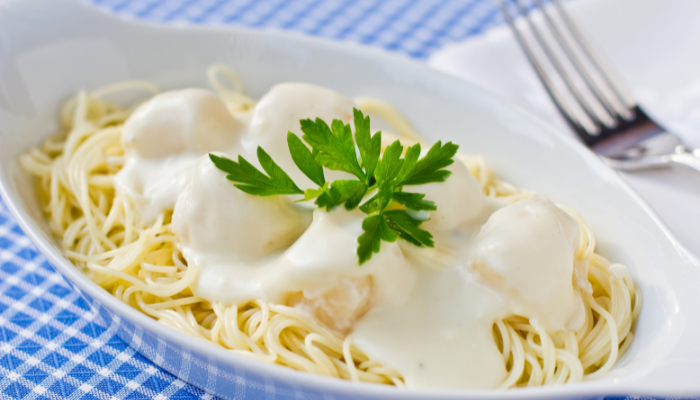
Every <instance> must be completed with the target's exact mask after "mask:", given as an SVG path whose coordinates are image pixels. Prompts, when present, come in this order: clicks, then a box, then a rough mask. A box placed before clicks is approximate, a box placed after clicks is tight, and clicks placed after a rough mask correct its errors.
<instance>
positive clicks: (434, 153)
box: [400, 142, 459, 185]
mask: <svg viewBox="0 0 700 400" xmlns="http://www.w3.org/2000/svg"><path fill="white" fill-rule="evenodd" d="M458 148H459V146H458V145H456V144H452V142H447V143H445V145H444V146H443V145H442V143H441V142H437V143H435V145H433V147H431V148H430V150H429V151H428V154H426V155H425V157H423V158H421V159H420V160H418V161H417V162H416V166H415V168H414V169H413V171H412V172H411V173H409V174H406V175H405V177H404V179H403V180H402V181H401V183H400V185H423V184H426V183H431V182H444V181H445V179H447V178H448V177H449V176H450V175H451V174H452V172H450V171H447V170H445V169H444V168H446V167H448V166H449V165H451V164H452V163H453V162H454V161H453V160H452V157H454V156H455V154H457V149H458Z"/></svg>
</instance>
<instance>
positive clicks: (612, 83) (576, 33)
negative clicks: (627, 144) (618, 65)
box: [552, 0, 636, 120]
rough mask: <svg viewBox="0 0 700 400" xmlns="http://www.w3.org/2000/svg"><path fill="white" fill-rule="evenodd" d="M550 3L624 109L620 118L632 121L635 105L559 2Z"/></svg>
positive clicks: (556, 0) (555, 0)
mask: <svg viewBox="0 0 700 400" xmlns="http://www.w3.org/2000/svg"><path fill="white" fill-rule="evenodd" d="M552 3H554V7H555V8H556V9H557V11H558V12H559V15H560V16H561V17H562V18H561V19H562V21H563V22H564V24H565V25H566V27H567V28H568V30H569V32H571V36H572V37H573V38H574V40H576V43H578V45H579V46H580V47H581V49H582V50H583V52H584V53H585V54H586V56H587V57H588V59H589V60H590V61H591V64H592V65H593V67H594V68H595V69H596V72H597V73H598V74H599V75H600V76H601V77H602V78H603V80H605V83H606V84H607V85H608V87H610V89H611V90H612V92H613V94H614V95H615V97H616V98H617V101H619V102H620V104H621V105H623V106H624V107H625V113H623V114H624V115H622V117H624V118H625V119H627V120H630V119H632V118H633V117H634V112H633V110H634V108H635V106H636V104H634V102H632V101H630V100H629V99H631V97H630V96H629V95H628V94H627V92H626V91H625V90H624V89H623V86H622V85H621V84H620V82H619V81H617V79H615V78H614V75H613V74H612V73H611V72H610V69H609V68H608V67H607V65H606V64H605V62H603V59H602V58H601V57H600V56H599V55H598V53H597V52H595V51H594V50H593V47H591V45H590V44H589V43H588V41H587V40H586V39H585V38H584V37H583V35H582V34H581V31H580V30H579V29H578V27H577V26H576V24H574V22H573V21H572V20H571V18H570V17H569V14H568V13H567V12H566V10H564V7H562V5H561V3H560V2H559V0H552Z"/></svg>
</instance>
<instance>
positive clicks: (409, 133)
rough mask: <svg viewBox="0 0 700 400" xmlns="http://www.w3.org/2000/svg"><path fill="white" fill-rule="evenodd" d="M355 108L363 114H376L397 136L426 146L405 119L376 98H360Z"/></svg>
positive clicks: (394, 109) (389, 105)
mask: <svg viewBox="0 0 700 400" xmlns="http://www.w3.org/2000/svg"><path fill="white" fill-rule="evenodd" d="M355 103H357V106H358V107H359V108H360V109H361V110H363V111H364V112H365V114H377V115H380V116H381V117H382V118H384V119H385V120H386V121H387V122H388V123H389V124H390V125H391V126H393V127H394V128H395V129H396V131H397V132H396V133H398V134H399V136H402V137H404V138H407V139H410V140H412V141H414V142H417V143H422V144H426V141H425V139H423V138H422V137H421V136H420V135H418V134H417V133H416V131H415V130H414V129H413V127H412V126H411V124H410V123H409V122H408V121H407V120H406V118H405V117H404V116H403V115H402V114H401V113H400V112H399V110H397V109H396V108H395V107H394V106H392V105H391V104H389V103H387V102H385V101H381V100H378V99H376V98H369V97H360V98H356V99H355Z"/></svg>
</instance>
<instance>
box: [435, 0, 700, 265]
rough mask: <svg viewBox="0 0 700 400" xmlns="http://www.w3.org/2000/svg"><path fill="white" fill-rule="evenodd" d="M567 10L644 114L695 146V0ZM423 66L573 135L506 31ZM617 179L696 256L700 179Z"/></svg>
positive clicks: (699, 84) (699, 109)
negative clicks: (488, 94) (510, 103)
mask: <svg viewBox="0 0 700 400" xmlns="http://www.w3.org/2000/svg"><path fill="white" fill-rule="evenodd" d="M565 6H566V7H567V10H568V11H569V13H570V15H571V17H572V19H573V20H574V21H575V22H576V24H577V25H578V26H579V27H580V29H581V31H583V33H584V35H586V37H588V38H589V39H590V42H591V43H592V44H593V46H594V47H596V48H597V49H598V50H599V52H600V53H601V55H602V56H603V58H604V59H605V60H606V61H607V62H608V65H609V66H610V67H611V69H612V70H613V71H614V72H615V73H616V74H617V75H618V77H619V78H620V80H621V81H622V83H623V85H624V86H625V87H626V89H627V90H628V92H629V93H630V94H631V95H632V97H633V98H634V99H636V100H637V101H638V102H639V104H640V105H641V106H642V108H643V109H644V110H645V111H646V112H647V113H648V114H649V115H650V116H651V117H652V118H653V119H655V120H656V121H657V122H659V123H660V124H661V125H663V126H664V127H666V128H667V129H669V130H670V131H672V132H674V133H676V134H678V135H679V136H680V137H681V138H682V139H683V140H684V142H685V143H686V144H687V145H688V146H690V147H700V23H698V21H700V1H697V0H578V1H573V2H568V3H566V4H565ZM428 63H429V64H430V65H431V66H432V67H434V68H436V69H439V70H442V71H445V72H447V73H450V74H453V75H455V76H458V77H460V78H463V79H465V80H468V81H470V82H472V83H474V84H476V85H478V86H481V87H483V88H486V89H488V90H490V91H492V92H494V93H496V94H498V95H500V96H502V97H504V98H506V99H509V100H510V101H512V102H515V103H517V104H518V105H520V106H522V107H524V108H527V109H529V110H530V111H532V112H534V113H535V114H538V115H540V116H541V117H542V118H544V119H545V120H546V121H549V122H550V123H551V124H553V125H556V126H559V127H561V130H562V134H571V135H573V132H572V131H571V130H570V129H569V128H568V126H567V125H566V123H565V122H564V121H563V119H562V118H561V116H560V115H559V114H558V113H557V111H556V109H555V107H554V105H553V103H552V102H551V100H550V99H549V97H548V96H547V93H546V92H545V90H544V88H543V87H542V85H541V83H540V81H539V80H538V78H537V76H536V75H535V73H534V71H533V70H532V68H531V67H530V64H529V63H528V62H527V59H526V58H525V55H524V54H523V52H522V50H520V48H519V47H518V44H517V42H516V40H515V37H514V36H513V35H512V33H511V32H510V29H509V28H508V27H507V26H505V25H504V26H501V27H498V28H495V29H492V30H490V31H487V32H486V33H485V34H483V35H480V36H474V37H471V38H469V39H468V40H466V41H464V42H461V43H456V44H452V45H450V46H447V47H445V48H443V49H441V50H439V51H438V52H436V53H434V54H433V55H432V57H431V58H430V59H429V61H428ZM621 175H622V176H623V178H624V179H625V180H626V181H627V182H629V183H630V185H631V186H632V187H633V188H634V189H635V190H636V191H637V192H638V193H639V194H640V195H641V196H642V197H643V198H644V199H645V200H646V201H647V202H648V203H649V205H651V207H652V208H653V209H654V210H655V211H656V212H657V213H658V215H659V216H660V217H661V219H662V220H663V221H664V222H665V223H666V224H667V225H668V227H669V228H670V229H671V231H672V232H673V233H674V234H675V235H676V236H677V237H678V238H679V239H680V241H681V242H682V243H683V244H685V246H686V247H688V249H690V251H691V252H692V253H694V254H695V255H696V256H700V172H697V171H694V170H690V169H689V168H686V167H682V166H678V167H674V168H667V169H659V170H653V171H643V172H635V173H621Z"/></svg>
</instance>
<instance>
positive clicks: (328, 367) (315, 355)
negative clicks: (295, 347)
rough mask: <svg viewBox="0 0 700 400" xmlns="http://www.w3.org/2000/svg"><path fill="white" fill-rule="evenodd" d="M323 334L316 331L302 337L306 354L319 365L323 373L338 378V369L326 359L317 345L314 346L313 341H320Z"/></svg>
mask: <svg viewBox="0 0 700 400" xmlns="http://www.w3.org/2000/svg"><path fill="white" fill-rule="evenodd" d="M322 339H323V336H321V335H319V334H318V333H309V334H308V335H306V336H305V337H304V344H305V345H306V354H307V355H308V356H309V357H310V358H311V359H312V360H313V361H314V363H316V365H317V366H319V367H320V369H321V371H323V374H324V375H328V376H332V377H335V378H338V371H337V369H336V368H335V366H334V365H333V363H332V362H331V361H330V360H329V359H328V356H327V355H326V354H325V353H324V352H323V351H321V350H320V349H319V348H318V347H316V346H314V341H321V340H322Z"/></svg>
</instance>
